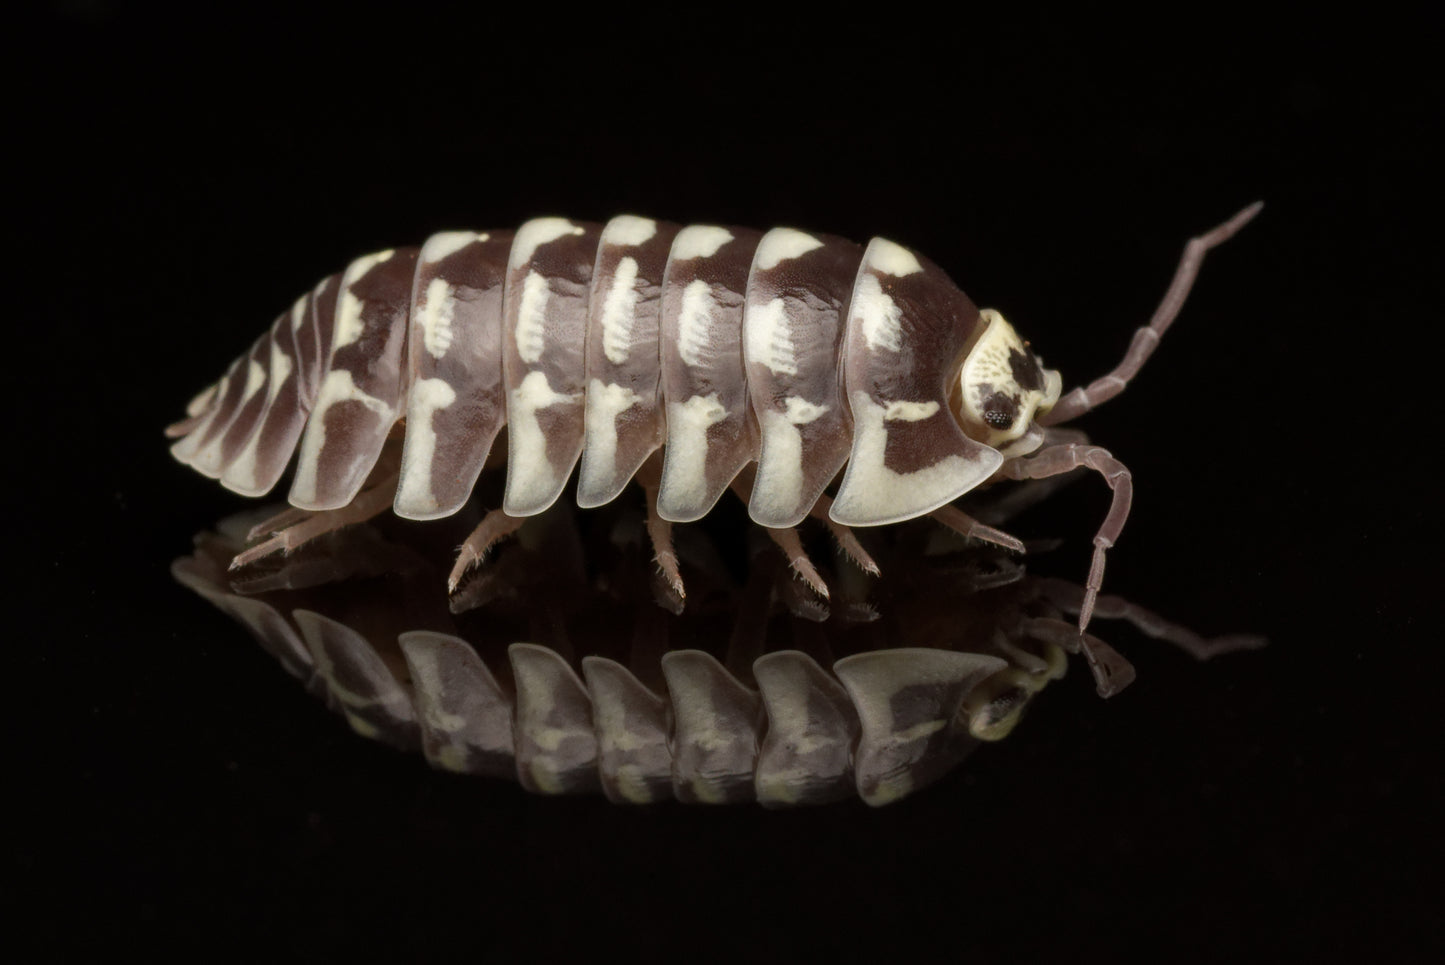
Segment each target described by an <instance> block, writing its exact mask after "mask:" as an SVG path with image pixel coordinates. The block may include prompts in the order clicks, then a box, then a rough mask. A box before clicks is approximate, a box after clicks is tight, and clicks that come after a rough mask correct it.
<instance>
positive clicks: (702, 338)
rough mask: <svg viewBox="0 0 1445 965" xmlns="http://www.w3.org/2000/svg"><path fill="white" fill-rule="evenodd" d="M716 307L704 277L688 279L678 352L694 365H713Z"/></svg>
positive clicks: (678, 335)
mask: <svg viewBox="0 0 1445 965" xmlns="http://www.w3.org/2000/svg"><path fill="white" fill-rule="evenodd" d="M717 310H718V303H717V300H716V299H715V298H713V296H712V286H711V285H709V284H708V283H707V282H705V281H703V280H702V279H701V278H697V279H694V280H693V281H691V282H689V283H688V286H687V287H686V288H685V289H683V292H682V312H681V314H680V316H679V317H678V320H677V353H678V354H679V355H681V356H682V360H683V362H684V363H686V364H687V365H689V366H691V367H693V368H697V367H700V366H706V365H711V364H712V360H713V356H714V354H715V352H714V350H713V345H712V321H713V318H714V316H715V314H716V312H717Z"/></svg>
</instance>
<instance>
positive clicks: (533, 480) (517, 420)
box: [502, 372, 582, 516]
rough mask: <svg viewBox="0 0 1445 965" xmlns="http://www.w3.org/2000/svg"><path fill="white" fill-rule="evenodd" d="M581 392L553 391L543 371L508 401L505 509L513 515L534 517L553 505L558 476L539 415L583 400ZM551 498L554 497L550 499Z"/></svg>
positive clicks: (526, 380)
mask: <svg viewBox="0 0 1445 965" xmlns="http://www.w3.org/2000/svg"><path fill="white" fill-rule="evenodd" d="M580 395H581V393H575V394H566V393H562V392H556V391H553V389H552V386H551V385H550V384H549V383H548V382H547V376H546V373H544V372H528V373H527V376H526V378H524V379H522V384H521V385H519V386H518V387H517V388H515V389H513V390H512V391H511V393H510V394H509V395H508V398H507V423H508V428H509V432H510V438H511V443H510V450H511V451H510V452H509V453H508V457H507V491H506V493H505V495H504V496H503V497H502V508H503V509H504V510H505V511H506V512H507V514H508V515H511V516H533V515H536V514H537V513H540V512H542V511H543V510H544V509H546V508H547V507H548V506H551V505H552V502H553V499H554V498H555V497H554V496H553V493H554V492H555V490H556V489H557V487H558V480H557V473H556V471H555V470H554V469H553V468H552V463H551V462H550V461H549V460H548V459H547V435H546V433H544V432H543V431H542V425H541V423H540V422H538V420H537V413H538V412H540V411H541V410H542V409H545V408H547V407H548V406H552V405H557V404H559V403H564V402H567V403H576V402H580V401H582V400H581V398H580ZM548 497H552V498H548Z"/></svg>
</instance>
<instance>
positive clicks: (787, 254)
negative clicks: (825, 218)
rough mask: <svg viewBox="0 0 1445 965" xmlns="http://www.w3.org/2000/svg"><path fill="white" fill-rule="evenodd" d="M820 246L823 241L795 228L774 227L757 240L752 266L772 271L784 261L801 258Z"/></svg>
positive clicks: (756, 268)
mask: <svg viewBox="0 0 1445 965" xmlns="http://www.w3.org/2000/svg"><path fill="white" fill-rule="evenodd" d="M821 247H823V242H821V241H819V240H818V239H817V238H814V237H813V236H812V235H810V234H807V233H805V232H802V231H799V230H797V229H796V228H774V229H773V230H772V231H769V232H768V233H767V234H765V235H763V240H762V241H760V242H758V250H757V253H756V254H755V255H753V268H754V269H755V270H759V269H760V270H762V271H772V270H773V269H774V268H776V267H778V265H780V264H782V263H783V262H785V261H788V260H790V259H792V258H801V257H802V256H803V255H806V254H807V253H808V252H810V251H814V250H816V249H818V248H821Z"/></svg>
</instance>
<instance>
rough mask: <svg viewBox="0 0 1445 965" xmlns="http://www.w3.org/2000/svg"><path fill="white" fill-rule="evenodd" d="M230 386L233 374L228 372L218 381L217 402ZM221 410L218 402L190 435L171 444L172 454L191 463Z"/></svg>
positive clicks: (224, 395)
mask: <svg viewBox="0 0 1445 965" xmlns="http://www.w3.org/2000/svg"><path fill="white" fill-rule="evenodd" d="M230 387H231V376H230V373H229V372H228V373H227V374H225V375H223V376H221V381H219V382H217V383H216V393H215V397H216V401H217V403H219V402H220V400H222V399H224V398H225V397H226V390H227V389H229V388H230ZM220 411H221V407H220V405H219V404H217V405H216V406H214V407H213V408H212V409H211V411H210V412H209V413H208V414H207V415H206V417H205V418H204V419H202V420H201V423H200V425H198V426H196V427H195V428H194V429H192V430H191V431H190V433H189V434H188V435H185V436H182V437H181V438H180V439H177V440H176V441H175V443H174V444H173V445H172V446H171V455H172V456H174V457H175V458H176V459H178V460H180V461H181V462H183V463H185V464H186V465H191V458H192V457H193V456H194V455H195V452H196V448H197V447H198V446H200V444H201V439H202V438H203V437H204V436H205V434H206V431H207V430H208V429H210V427H211V423H213V422H215V421H216V416H217V415H218V414H219V413H220Z"/></svg>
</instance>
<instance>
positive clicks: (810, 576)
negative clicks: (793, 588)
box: [763, 526, 828, 600]
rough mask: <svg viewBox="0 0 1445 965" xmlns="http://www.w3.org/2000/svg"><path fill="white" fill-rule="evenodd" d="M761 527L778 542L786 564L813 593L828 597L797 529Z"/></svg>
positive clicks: (825, 584) (770, 537)
mask: <svg viewBox="0 0 1445 965" xmlns="http://www.w3.org/2000/svg"><path fill="white" fill-rule="evenodd" d="M763 529H764V530H765V531H766V532H767V534H768V538H769V539H771V540H772V541H773V542H774V543H776V544H778V548H779V549H780V550H782V551H783V555H784V556H786V557H787V558H788V565H789V566H791V567H792V568H793V572H794V573H795V574H797V575H798V576H799V577H801V578H802V580H803V582H804V583H806V584H807V585H808V588H809V589H811V590H812V591H813V592H814V593H816V594H818V596H820V597H822V598H823V599H825V600H826V599H828V584H827V583H824V582H823V578H822V577H821V576H819V575H818V568H817V567H815V566H814V565H813V561H812V560H810V559H808V554H807V552H806V551H805V550H804V549H803V541H802V539H801V538H800V537H799V536H798V531H797V530H796V529H794V528H793V527H791V526H789V527H788V528H786V529H773V528H771V527H769V526H764V527H763Z"/></svg>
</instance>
